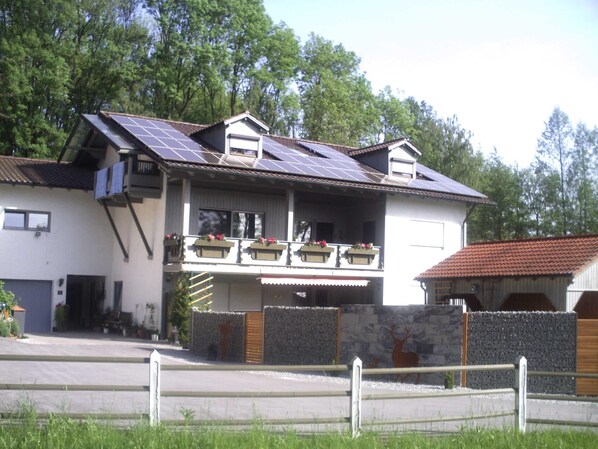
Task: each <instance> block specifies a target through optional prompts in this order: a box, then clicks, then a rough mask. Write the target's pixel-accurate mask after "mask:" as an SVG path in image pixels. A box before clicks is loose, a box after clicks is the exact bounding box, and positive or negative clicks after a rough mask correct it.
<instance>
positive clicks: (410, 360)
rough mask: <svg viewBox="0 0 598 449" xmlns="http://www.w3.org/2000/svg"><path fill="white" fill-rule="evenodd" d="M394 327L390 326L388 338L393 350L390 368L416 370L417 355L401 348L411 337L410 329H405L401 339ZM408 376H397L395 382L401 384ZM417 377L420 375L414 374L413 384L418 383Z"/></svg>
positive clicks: (417, 364) (417, 363)
mask: <svg viewBox="0 0 598 449" xmlns="http://www.w3.org/2000/svg"><path fill="white" fill-rule="evenodd" d="M395 330H396V325H394V324H393V325H392V326H391V327H390V336H391V337H392V339H393V342H394V345H395V347H394V349H393V350H392V366H393V368H417V367H418V366H419V355H417V352H412V351H405V350H404V349H403V348H404V346H405V342H406V341H407V340H408V339H409V337H411V336H412V335H413V334H412V332H411V328H410V327H406V328H405V334H404V335H403V337H398V336H397V335H396V333H395ZM407 376H409V374H399V375H398V376H397V380H399V381H401V382H403V381H404V380H405V379H406V378H407ZM419 376H420V373H417V374H416V379H415V383H416V384H418V383H419Z"/></svg>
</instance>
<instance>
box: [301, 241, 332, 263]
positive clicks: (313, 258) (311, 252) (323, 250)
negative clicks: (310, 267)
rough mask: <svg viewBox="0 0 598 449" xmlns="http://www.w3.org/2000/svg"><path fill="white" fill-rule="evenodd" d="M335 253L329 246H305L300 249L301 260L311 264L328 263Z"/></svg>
mask: <svg viewBox="0 0 598 449" xmlns="http://www.w3.org/2000/svg"><path fill="white" fill-rule="evenodd" d="M333 251H334V248H330V247H328V246H325V247H321V246H314V245H303V246H302V247H301V248H299V252H300V253H301V260H302V261H303V262H309V263H326V262H328V259H329V258H330V254H332V252H333Z"/></svg>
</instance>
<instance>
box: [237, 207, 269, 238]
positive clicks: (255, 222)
mask: <svg viewBox="0 0 598 449" xmlns="http://www.w3.org/2000/svg"><path fill="white" fill-rule="evenodd" d="M231 236H232V237H237V238H240V239H254V238H257V237H260V236H262V237H264V214H255V213H252V212H233V232H232V234H231Z"/></svg>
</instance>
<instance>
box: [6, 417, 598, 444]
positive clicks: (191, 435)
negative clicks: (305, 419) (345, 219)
mask: <svg viewBox="0 0 598 449" xmlns="http://www.w3.org/2000/svg"><path fill="white" fill-rule="evenodd" d="M596 436H597V435H596V434H595V433H592V432H587V431H559V430H548V431H543V432H528V433H526V434H516V433H514V432H513V431H512V430H479V429H467V430H463V431H461V432H459V433H456V434H449V435H442V436H426V435H423V434H400V435H380V434H376V433H364V434H362V435H361V436H360V437H358V438H351V437H350V436H348V435H344V434H334V433H330V434H315V435H299V434H296V433H292V432H287V433H283V434H279V433H273V432H268V431H266V430H264V429H262V428H260V427H254V428H252V429H249V430H247V431H244V432H226V431H224V430H217V429H214V428H202V429H191V428H182V429H181V428H179V429H174V428H168V427H164V426H157V427H149V426H148V425H145V424H138V425H135V426H133V427H130V428H126V429H119V428H115V427H111V426H107V425H103V424H100V423H97V422H95V421H92V420H87V421H83V422H77V421H73V420H70V419H67V418H51V419H50V420H48V422H47V423H46V424H45V425H44V426H40V425H38V423H37V420H36V419H35V417H34V416H33V415H31V416H30V417H25V419H23V420H20V421H19V422H18V423H17V422H13V423H10V424H9V425H4V426H2V427H0V449H5V448H6V449H8V448H10V449H20V448H23V449H37V448H40V449H41V448H43V449H71V448H77V449H113V448H114V449H122V448H128V449H163V448H169V449H195V448H197V449H199V448H201V449H228V448H234V449H244V448H251V449H255V448H259V449H313V448H315V449H341V448H342V449H378V448H380V449H382V448H384V449H386V448H388V449H402V448H405V449H407V448H409V449H424V448H425V449H436V448H438V449H441V448H442V449H456V448H467V449H476V448H480V449H481V448H493V449H502V448H504V449H517V448H521V449H533V448H559V449H567V448H576V449H577V448H589V447H596Z"/></svg>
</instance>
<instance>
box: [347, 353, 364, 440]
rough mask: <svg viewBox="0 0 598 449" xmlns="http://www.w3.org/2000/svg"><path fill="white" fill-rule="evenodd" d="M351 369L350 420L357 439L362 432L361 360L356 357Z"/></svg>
mask: <svg viewBox="0 0 598 449" xmlns="http://www.w3.org/2000/svg"><path fill="white" fill-rule="evenodd" d="M349 369H350V370H351V407H350V415H349V419H350V423H351V435H352V436H353V437H356V436H358V435H359V432H360V431H361V370H362V362H361V359H360V358H359V357H355V358H354V359H353V361H352V362H351V364H350V365H349Z"/></svg>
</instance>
